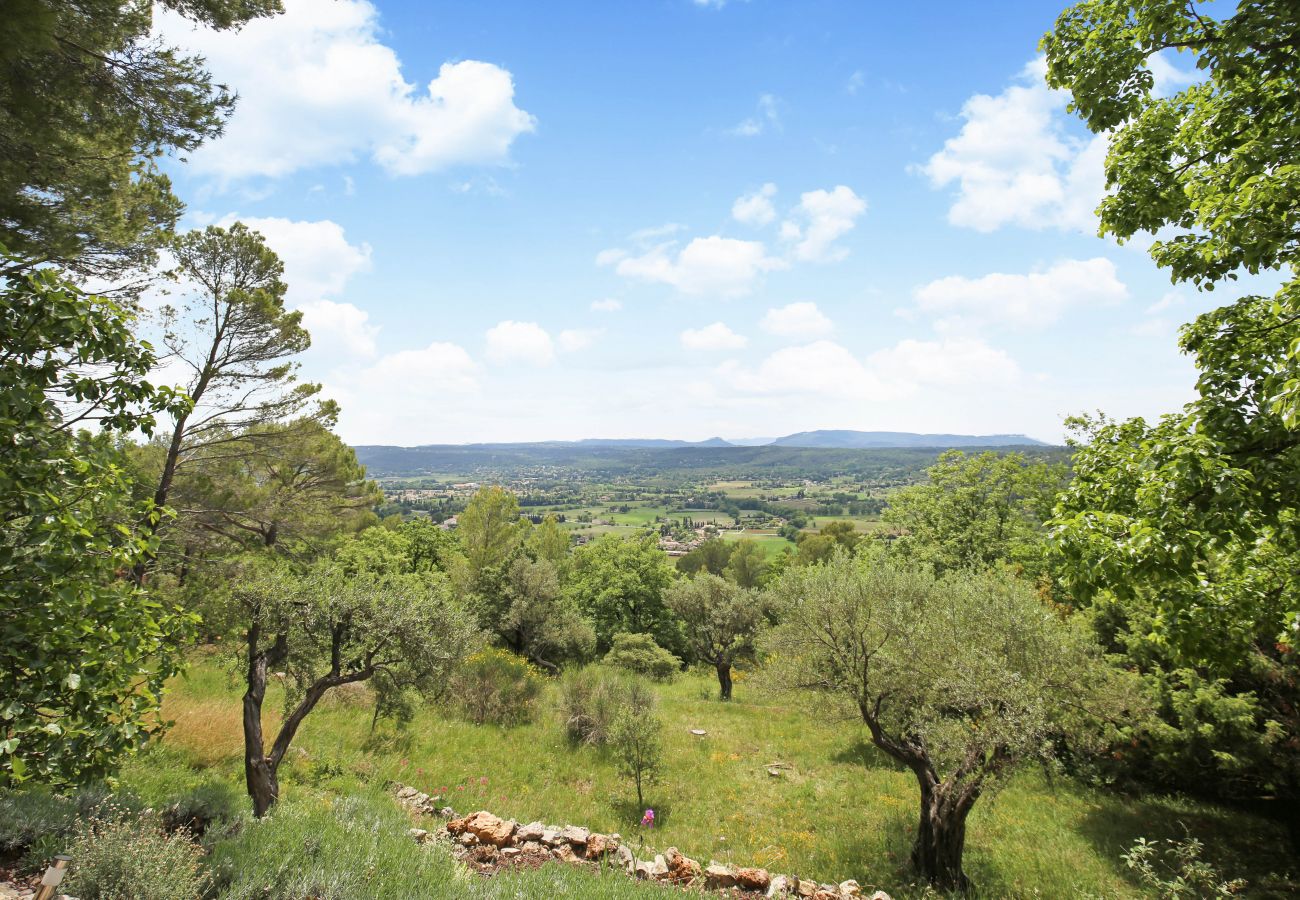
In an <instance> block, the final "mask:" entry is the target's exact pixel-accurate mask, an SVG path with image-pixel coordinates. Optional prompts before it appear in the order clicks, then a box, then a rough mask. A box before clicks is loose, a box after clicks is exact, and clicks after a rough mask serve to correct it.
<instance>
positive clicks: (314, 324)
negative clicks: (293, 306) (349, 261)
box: [298, 300, 379, 358]
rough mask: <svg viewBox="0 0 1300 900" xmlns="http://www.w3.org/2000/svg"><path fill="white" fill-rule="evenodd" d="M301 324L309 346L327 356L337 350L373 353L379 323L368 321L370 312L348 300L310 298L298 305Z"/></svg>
mask: <svg viewBox="0 0 1300 900" xmlns="http://www.w3.org/2000/svg"><path fill="white" fill-rule="evenodd" d="M298 309H299V310H300V311H301V312H302V324H303V327H304V328H306V329H307V331H308V333H310V334H311V346H312V349H313V350H315V351H317V352H322V353H324V354H326V355H329V356H334V355H335V354H334V353H332V352H331V351H341V352H342V355H344V356H355V357H361V358H366V357H371V356H374V355H375V338H376V337H378V335H379V326H378V325H371V324H370V314H369V313H367V312H366V311H365V310H363V309H360V308H359V307H356V306H354V305H352V304H351V303H336V302H335V301H333V300H310V301H308V302H306V303H302V304H299V305H298Z"/></svg>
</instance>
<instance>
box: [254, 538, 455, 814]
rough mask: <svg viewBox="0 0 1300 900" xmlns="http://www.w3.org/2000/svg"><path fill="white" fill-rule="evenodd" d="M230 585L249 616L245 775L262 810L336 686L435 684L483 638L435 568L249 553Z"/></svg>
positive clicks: (432, 687)
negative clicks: (258, 557) (268, 713)
mask: <svg viewBox="0 0 1300 900" xmlns="http://www.w3.org/2000/svg"><path fill="white" fill-rule="evenodd" d="M230 591H231V600H232V603H233V604H234V606H235V607H236V609H237V610H238V611H239V612H240V614H241V615H242V617H243V622H244V635H243V640H242V641H241V642H239V643H240V644H241V645H242V647H241V649H240V650H239V653H240V656H241V662H242V663H243V665H244V667H245V687H246V690H245V692H244V698H243V725H244V775H245V781H246V783H247V787H248V794H249V796H250V797H251V798H252V800H253V812H254V814H255V815H257V816H263V815H265V814H266V812H267V811H268V810H269V809H270V808H271V806H272V805H273V804H274V803H275V802H276V800H277V799H279V796H280V784H279V778H278V772H279V767H280V764H281V763H282V762H283V761H284V757H285V754H286V753H287V752H288V750H289V747H290V745H291V743H292V741H293V739H294V736H295V735H296V734H297V733H298V729H299V728H300V727H301V725H302V723H303V720H304V719H306V718H307V716H308V715H309V714H310V713H311V711H312V710H313V709H315V708H316V705H317V704H318V703H319V702H320V701H321V699H322V698H323V697H324V696H325V695H326V694H327V693H328V692H329V691H330V690H332V689H333V688H336V687H339V686H341V685H345V684H355V683H358V682H364V681H369V680H370V679H374V678H381V679H387V680H388V682H389V683H390V684H393V685H400V686H402V687H403V688H406V689H409V690H414V691H417V692H430V693H436V692H438V691H440V690H441V687H442V685H443V684H445V682H446V680H447V678H448V676H449V675H450V673H451V672H452V670H453V669H454V667H455V666H456V664H457V663H458V662H459V661H460V660H461V659H463V658H464V657H465V656H466V655H467V654H468V653H469V652H470V651H471V650H472V649H473V647H474V644H475V641H476V634H477V631H476V629H475V628H474V627H473V626H472V625H471V624H470V622H469V621H468V620H467V618H466V617H465V616H464V615H463V614H462V613H461V612H460V610H459V608H458V607H457V606H456V604H455V603H453V601H452V599H451V592H450V591H449V589H448V586H447V584H446V581H445V579H443V578H441V577H439V576H438V575H436V574H434V575H416V574H413V573H405V572H392V571H380V572H374V571H367V570H357V571H352V570H350V569H349V568H348V567H345V566H344V565H342V564H341V562H340V561H336V560H332V559H326V560H322V561H321V562H319V563H317V564H315V565H314V566H312V567H311V568H310V569H309V570H307V571H306V572H304V573H303V574H301V575H299V574H296V573H294V572H293V571H292V570H290V569H289V568H288V567H286V566H284V565H268V564H267V562H266V561H265V560H262V561H260V562H257V561H254V562H251V563H250V568H249V571H247V572H246V573H243V575H242V576H241V577H239V578H238V579H236V580H235V581H234V583H233V584H232V586H231V589H230ZM277 670H279V671H284V672H285V673H286V675H287V678H286V687H287V688H288V696H287V698H286V707H285V716H284V720H283V723H282V724H281V726H280V728H279V731H278V732H277V733H276V735H275V738H274V740H273V741H272V742H271V745H270V747H269V748H268V747H267V744H266V740H265V737H264V735H263V729H262V704H263V702H264V701H265V699H266V685H267V679H268V677H269V675H270V673H271V672H273V671H277Z"/></svg>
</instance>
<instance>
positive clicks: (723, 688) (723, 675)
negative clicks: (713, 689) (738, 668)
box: [714, 662, 731, 700]
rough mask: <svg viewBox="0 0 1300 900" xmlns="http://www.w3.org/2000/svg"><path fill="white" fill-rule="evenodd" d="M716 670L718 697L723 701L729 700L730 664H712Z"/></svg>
mask: <svg viewBox="0 0 1300 900" xmlns="http://www.w3.org/2000/svg"><path fill="white" fill-rule="evenodd" d="M714 666H715V668H717V670H718V696H719V697H721V698H722V699H723V700H730V699H731V663H727V662H718V663H715V664H714Z"/></svg>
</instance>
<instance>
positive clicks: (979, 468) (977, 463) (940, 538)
mask: <svg viewBox="0 0 1300 900" xmlns="http://www.w3.org/2000/svg"><path fill="white" fill-rule="evenodd" d="M1065 481H1066V469H1065V466H1064V465H1061V464H1054V463H1050V462H1048V461H1046V460H1041V459H1036V460H1031V459H1026V458H1025V456H1024V454H1022V453H995V452H993V451H991V450H989V451H985V452H983V453H979V454H976V455H973V456H968V455H967V454H966V453H964V452H963V451H961V450H949V451H948V452H946V453H944V454H943V455H941V456H940V457H939V459H938V460H937V461H936V462H935V464H934V465H932V466H930V467H929V468H928V469H926V482H925V483H923V484H916V485H911V486H909V487H905V488H902V489H900V490H898V491H895V492H894V493H893V494H891V495H890V497H889V506H888V507H887V508H886V509H885V511H884V514H883V515H882V519H883V520H884V521H885V522H886V523H887V524H889V525H892V526H894V527H895V528H896V529H897V536H896V537H894V538H893V540H892V546H891V552H894V553H897V554H899V555H901V556H903V557H904V558H906V559H909V560H915V561H918V562H922V563H924V564H926V565H930V566H933V567H934V569H935V571H936V572H938V573H941V574H942V573H943V572H947V571H951V570H954V569H968V568H970V569H986V568H989V567H990V566H995V565H998V564H999V563H1004V562H1007V563H1013V564H1016V565H1019V566H1020V567H1022V568H1023V569H1025V570H1026V571H1027V572H1029V573H1030V574H1041V573H1042V572H1043V570H1044V560H1045V558H1046V549H1047V528H1046V526H1045V525H1044V522H1046V520H1047V519H1048V518H1050V517H1051V514H1052V504H1053V502H1054V501H1055V499H1056V495H1057V492H1058V491H1059V490H1060V489H1061V488H1062V487H1063V486H1064V484H1065Z"/></svg>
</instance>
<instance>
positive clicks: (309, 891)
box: [210, 791, 477, 900]
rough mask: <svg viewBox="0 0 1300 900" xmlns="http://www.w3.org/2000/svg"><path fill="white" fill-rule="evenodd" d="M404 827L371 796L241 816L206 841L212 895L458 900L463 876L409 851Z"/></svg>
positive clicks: (385, 801)
mask: <svg viewBox="0 0 1300 900" xmlns="http://www.w3.org/2000/svg"><path fill="white" fill-rule="evenodd" d="M410 826H411V822H410V820H409V818H408V817H407V814H406V813H405V812H403V811H402V810H400V809H399V808H398V807H397V806H396V804H395V803H394V802H393V800H392V799H391V798H389V797H387V796H385V795H384V794H382V793H380V792H378V791H369V792H363V793H358V794H355V795H352V796H348V797H341V798H319V797H305V798H302V799H286V800H285V801H283V802H282V803H280V804H279V806H278V808H277V809H276V810H275V812H274V814H272V815H270V816H267V817H266V818H264V819H254V818H253V817H252V816H251V815H249V816H246V817H244V818H242V819H240V820H239V821H238V822H237V823H236V824H235V825H233V826H231V827H229V828H228V830H227V834H226V836H224V837H218V838H217V839H216V840H214V841H213V849H212V856H211V859H210V867H211V870H212V874H213V878H214V880H215V882H216V885H217V888H218V896H220V897H222V898H223V900H227V898H228V900H253V898H258V900H261V898H266V897H285V898H302V897H312V898H315V900H355V898H358V897H365V898H375V900H406V898H410V897H431V896H440V894H439V890H440V887H439V886H443V887H442V888H441V889H442V890H445V894H442V895H444V896H448V897H451V896H457V890H456V887H455V885H456V882H457V881H458V880H459V879H461V878H463V876H457V874H456V871H455V869H456V867H455V863H453V861H452V859H451V857H450V855H449V854H446V853H443V852H439V851H437V850H429V849H423V848H422V847H421V846H420V845H418V844H416V843H415V842H414V841H412V840H411V838H410V837H409V835H408V834H407V830H408V829H409V828H410ZM474 877H477V876H474ZM460 893H461V894H465V893H468V892H467V891H463V890H462V891H461V892H460Z"/></svg>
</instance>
